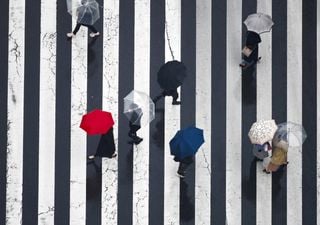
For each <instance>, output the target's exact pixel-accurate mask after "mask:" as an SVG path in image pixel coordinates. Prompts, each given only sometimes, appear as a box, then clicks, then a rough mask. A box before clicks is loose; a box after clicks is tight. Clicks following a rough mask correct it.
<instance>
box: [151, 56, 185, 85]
mask: <svg viewBox="0 0 320 225" xmlns="http://www.w3.org/2000/svg"><path fill="white" fill-rule="evenodd" d="M186 76H187V68H186V66H185V65H184V64H183V63H182V62H179V61H176V60H173V61H169V62H167V63H166V64H164V65H162V66H161V68H160V70H159V72H158V80H157V81H158V83H159V85H160V87H161V88H162V89H164V90H173V89H176V88H177V87H179V86H181V85H182V82H183V80H184V78H185V77H186Z"/></svg>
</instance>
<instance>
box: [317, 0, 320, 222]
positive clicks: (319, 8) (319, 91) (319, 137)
mask: <svg viewBox="0 0 320 225" xmlns="http://www.w3.org/2000/svg"><path fill="white" fill-rule="evenodd" d="M319 21H320V0H317V206H318V207H317V225H320V207H319V205H320V97H319V96H320V68H319V65H320V22H319Z"/></svg>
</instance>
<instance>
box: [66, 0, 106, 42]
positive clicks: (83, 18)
mask: <svg viewBox="0 0 320 225" xmlns="http://www.w3.org/2000/svg"><path fill="white" fill-rule="evenodd" d="M70 4H71V5H72V3H69V4H68V5H70ZM68 7H69V6H68ZM70 8H71V7H70ZM72 10H73V9H72V8H71V9H70V11H69V12H70V13H71V14H72ZM76 15H77V25H76V27H75V28H74V30H73V31H72V32H70V33H67V36H68V37H69V38H73V37H75V35H76V34H77V32H78V31H79V29H80V27H81V26H85V27H88V29H89V30H90V31H91V33H90V34H89V35H90V37H92V38H93V37H96V36H99V35H100V33H99V31H97V29H96V28H95V27H94V26H93V24H94V23H95V22H96V21H97V20H98V19H99V4H98V3H97V2H96V1H94V0H81V4H80V6H78V7H77V8H76Z"/></svg>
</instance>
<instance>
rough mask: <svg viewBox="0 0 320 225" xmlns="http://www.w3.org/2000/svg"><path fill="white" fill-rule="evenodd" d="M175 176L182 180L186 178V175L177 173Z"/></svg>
mask: <svg viewBox="0 0 320 225" xmlns="http://www.w3.org/2000/svg"><path fill="white" fill-rule="evenodd" d="M177 176H178V177H180V178H182V179H183V178H185V177H186V175H185V174H184V173H179V171H178V172H177Z"/></svg>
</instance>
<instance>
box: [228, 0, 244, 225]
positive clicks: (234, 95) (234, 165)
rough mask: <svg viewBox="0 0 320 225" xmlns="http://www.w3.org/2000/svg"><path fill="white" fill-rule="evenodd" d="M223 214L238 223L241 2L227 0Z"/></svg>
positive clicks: (239, 212)
mask: <svg viewBox="0 0 320 225" xmlns="http://www.w3.org/2000/svg"><path fill="white" fill-rule="evenodd" d="M226 16H227V58H226V60H227V73H226V76H227V100H226V101H227V110H226V111H227V115H226V117H227V126H226V128H227V131H226V139H227V140H226V142H227V144H226V145H227V146H226V162H227V163H226V216H227V222H228V224H232V225H236V224H239V225H240V224H241V70H240V67H239V62H240V61H241V47H242V46H241V29H242V1H241V0H232V1H228V2H227V15H226Z"/></svg>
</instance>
